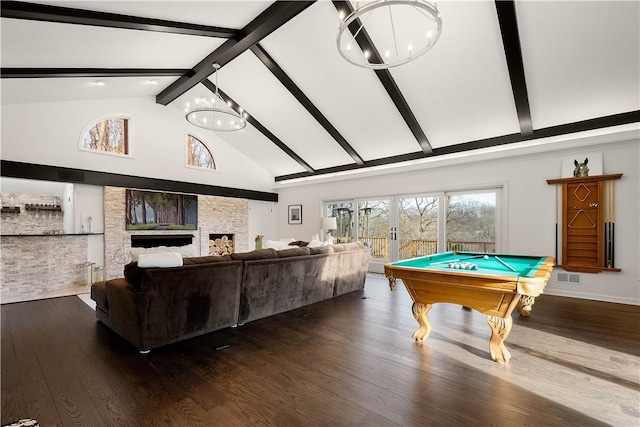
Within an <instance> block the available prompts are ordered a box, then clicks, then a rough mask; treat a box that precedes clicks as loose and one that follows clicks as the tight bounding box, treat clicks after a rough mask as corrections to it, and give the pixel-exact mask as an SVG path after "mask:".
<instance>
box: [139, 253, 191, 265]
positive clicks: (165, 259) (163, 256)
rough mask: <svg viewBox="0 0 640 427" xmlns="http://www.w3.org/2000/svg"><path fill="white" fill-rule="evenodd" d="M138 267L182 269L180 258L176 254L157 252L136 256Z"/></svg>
mask: <svg viewBox="0 0 640 427" xmlns="http://www.w3.org/2000/svg"><path fill="white" fill-rule="evenodd" d="M138 267H140V268H167V267H182V256H181V255H180V254H179V253H178V252H157V253H151V254H140V256H138Z"/></svg>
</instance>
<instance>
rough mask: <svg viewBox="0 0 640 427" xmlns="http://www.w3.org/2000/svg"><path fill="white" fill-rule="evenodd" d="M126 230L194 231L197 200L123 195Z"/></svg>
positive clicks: (186, 196) (158, 194) (181, 196)
mask: <svg viewBox="0 0 640 427" xmlns="http://www.w3.org/2000/svg"><path fill="white" fill-rule="evenodd" d="M126 203H127V205H126V212H127V226H126V229H127V230H196V229H197V228H198V196H194V195H189V194H177V193H163V192H156V191H140V190H127V191H126Z"/></svg>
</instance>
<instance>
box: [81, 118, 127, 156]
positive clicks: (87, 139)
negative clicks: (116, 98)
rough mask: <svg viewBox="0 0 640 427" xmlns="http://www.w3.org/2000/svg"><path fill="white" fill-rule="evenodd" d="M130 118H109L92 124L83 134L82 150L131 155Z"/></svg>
mask: <svg viewBox="0 0 640 427" xmlns="http://www.w3.org/2000/svg"><path fill="white" fill-rule="evenodd" d="M129 121H130V120H129V118H128V117H122V116H117V117H108V118H106V119H103V120H101V121H99V122H96V123H94V124H92V125H91V126H90V127H89V128H88V129H87V130H86V131H85V133H84V134H83V136H82V140H81V141H80V148H81V149H83V150H90V151H100V152H103V153H109V154H119V155H124V156H129V155H131V146H130V141H129V133H130V123H129Z"/></svg>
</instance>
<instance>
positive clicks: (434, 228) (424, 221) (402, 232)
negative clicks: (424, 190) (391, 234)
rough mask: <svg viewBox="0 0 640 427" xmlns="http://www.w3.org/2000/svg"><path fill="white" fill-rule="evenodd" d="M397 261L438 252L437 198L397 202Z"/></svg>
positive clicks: (413, 198)
mask: <svg viewBox="0 0 640 427" xmlns="http://www.w3.org/2000/svg"><path fill="white" fill-rule="evenodd" d="M398 246H399V247H398V251H399V256H398V259H401V260H402V259H408V258H415V257H420V256H426V255H431V254H435V253H437V252H438V197H406V198H401V199H399V200H398Z"/></svg>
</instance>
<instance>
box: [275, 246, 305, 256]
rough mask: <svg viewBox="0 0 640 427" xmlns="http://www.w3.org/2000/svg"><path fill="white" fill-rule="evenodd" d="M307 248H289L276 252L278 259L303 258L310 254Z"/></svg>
mask: <svg viewBox="0 0 640 427" xmlns="http://www.w3.org/2000/svg"><path fill="white" fill-rule="evenodd" d="M310 252H311V251H310V250H309V248H291V249H281V250H279V251H278V253H277V256H278V258H289V257H294V256H305V255H309V254H310Z"/></svg>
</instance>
